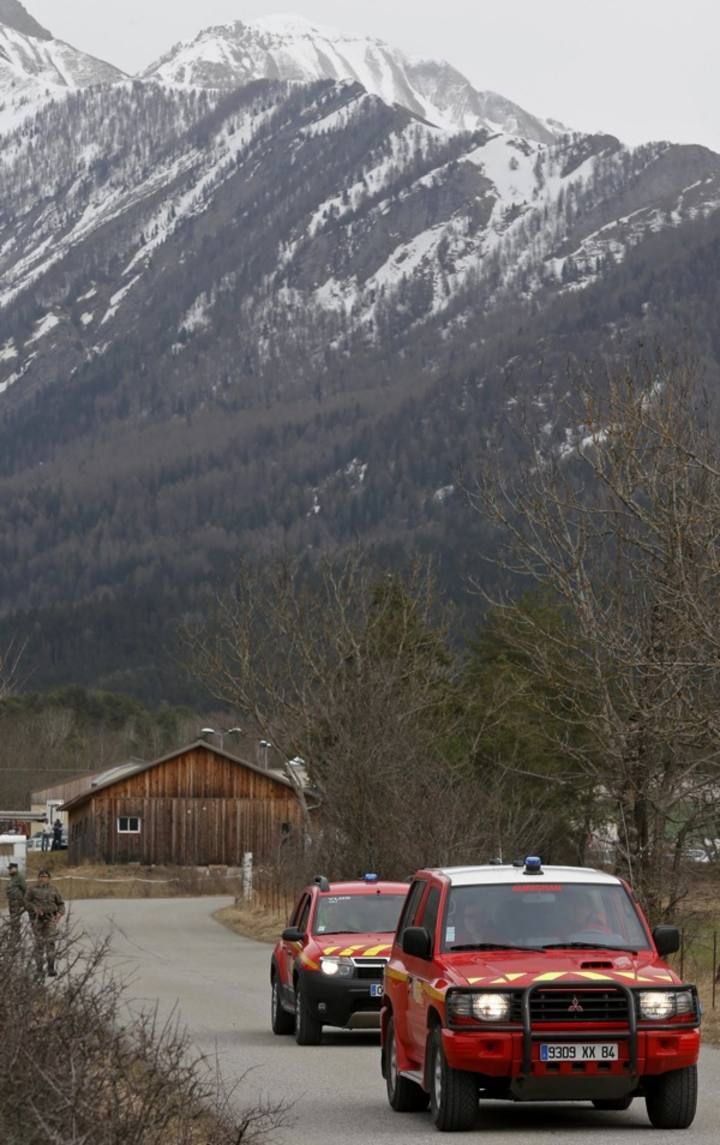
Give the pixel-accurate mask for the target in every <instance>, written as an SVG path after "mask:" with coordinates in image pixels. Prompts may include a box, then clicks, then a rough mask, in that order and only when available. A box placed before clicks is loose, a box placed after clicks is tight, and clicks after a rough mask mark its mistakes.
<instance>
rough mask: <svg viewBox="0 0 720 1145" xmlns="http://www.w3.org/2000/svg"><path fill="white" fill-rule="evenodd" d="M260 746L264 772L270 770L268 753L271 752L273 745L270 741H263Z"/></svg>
mask: <svg viewBox="0 0 720 1145" xmlns="http://www.w3.org/2000/svg"><path fill="white" fill-rule="evenodd" d="M259 746H260V754H261V756H262V768H263V770H264V771H267V770H268V752H269V751H270V748H271V747H272V744H271V743H270V740H267V739H261V740H260V745H259Z"/></svg>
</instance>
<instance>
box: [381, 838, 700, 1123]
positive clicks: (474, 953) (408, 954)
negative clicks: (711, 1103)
mask: <svg viewBox="0 0 720 1145" xmlns="http://www.w3.org/2000/svg"><path fill="white" fill-rule="evenodd" d="M679 943H680V935H679V932H678V930H677V928H676V927H672V926H658V927H656V928H655V929H654V930H653V931H652V933H651V931H650V929H649V927H648V924H647V922H646V920H645V918H644V916H643V913H642V911H641V909H640V907H639V905H638V903H637V901H636V899H635V897H634V895H633V893H632V891H631V889H630V887H629V886H627V884H626V883H624V882H623V881H622V880H621V879H619V878H616V877H615V876H613V875H609V874H605V873H604V872H602V871H596V870H590V869H586V868H581V867H543V865H542V862H541V860H540V859H539V858H537V857H534V856H533V857H530V858H528V859H527V860H525V861H524V862H522V863H518V864H515V865H512V866H510V865H508V866H504V865H488V866H478V867H459V868H452V869H442V870H430V869H428V870H422V871H418V872H417V874H416V875H415V877H414V879H413V882H412V885H411V887H410V890H409V893H408V897H407V900H406V902H405V906H404V908H403V912H402V915H401V916H400V921H399V924H398V930H397V933H396V936H395V941H394V944H393V947H392V951H391V954H390V960H389V962H388V965H387V967H386V970H385V994H384V998H383V1009H382V1018H381V1031H382V1071H383V1076H384V1077H385V1081H386V1085H387V1094H388V1099H389V1101H390V1105H391V1106H392V1108H393V1109H395V1110H397V1111H398V1112H411V1111H420V1110H424V1109H427V1107H428V1105H429V1106H430V1110H431V1116H432V1119H433V1122H434V1124H435V1125H436V1127H437V1128H438V1129H440V1130H444V1131H453V1130H463V1129H470V1128H472V1126H473V1125H474V1124H475V1121H476V1118H477V1116H478V1111H479V1109H481V1108H482V1099H483V1098H505V1099H508V1100H511V1101H590V1102H592V1104H593V1105H594V1106H595V1108H596V1109H600V1110H624V1109H627V1108H628V1107H629V1106H630V1103H631V1102H632V1101H633V1099H634V1098H636V1097H643V1098H644V1099H645V1103H646V1108H647V1112H648V1116H649V1118H650V1121H651V1123H652V1125H653V1126H654V1127H655V1128H657V1129H685V1128H687V1127H688V1126H689V1125H690V1124H691V1123H692V1120H693V1118H694V1116H695V1107H696V1101H697V1072H696V1067H697V1060H698V1054H699V1048H700V1033H699V1025H700V1004H699V1000H698V996H697V991H696V989H695V987H694V986H689V985H686V984H685V983H683V982H682V981H681V980H680V979H679V978H678V976H677V974H676V973H675V972H674V971H673V970H672V969H670V967H669V966H668V965H667V964H666V963H665V962H664V961H663V958H664V957H665V956H666V955H669V954H672V953H674V952H675V951H676V950H677V949H678V948H679ZM478 1099H480V1105H479V1102H478Z"/></svg>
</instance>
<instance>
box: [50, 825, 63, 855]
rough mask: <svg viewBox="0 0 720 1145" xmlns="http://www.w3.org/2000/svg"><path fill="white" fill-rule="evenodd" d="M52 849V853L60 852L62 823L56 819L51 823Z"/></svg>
mask: <svg viewBox="0 0 720 1145" xmlns="http://www.w3.org/2000/svg"><path fill="white" fill-rule="evenodd" d="M52 849H53V851H60V850H61V849H62V823H61V822H60V820H59V819H56V820H55V822H54V823H53V829H52Z"/></svg>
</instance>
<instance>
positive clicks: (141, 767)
mask: <svg viewBox="0 0 720 1145" xmlns="http://www.w3.org/2000/svg"><path fill="white" fill-rule="evenodd" d="M199 747H202V748H205V750H206V751H209V752H211V753H212V754H213V755H217V756H219V757H220V759H227V760H229V761H230V763H236V764H237V765H238V767H245V768H247V770H248V771H254V772H257V774H258V775H263V776H265V778H266V779H271V780H272V781H273V782H274V783H279V784H281V785H282V786H283V787H287V788H288V790H289V791H293V792H294V790H295V788H294V787H293V785H292V783H291V782H290V780H289V779H286V778H285V777H284V776H283V775H280V774H278V772H277V771H267V770H266V769H265V768H264V767H258V765H257V764H256V763H250V762H249V761H248V760H247V759H240V757H239V756H237V755H232V754H231V752H229V751H225V750H223V749H220V748H218V747H215V745H214V744H211V743H208V742H207V740H204V739H198V740H195V742H194V743H189V744H186V745H185V747H180V748H176V749H175V751H171V752H169V753H168V754H167V755H163V756H161V758H160V759H153V760H150V762H149V763H148V762H147V761H138V762H137V763H134V764H132V765H128V764H124V765H123V766H122V767H121V768H120V769H112V770H111V771H109V772H106V773H105V775H104V776H99V777H98V778H97V781H96V782H95V783H93V785H92V787H91V788H90V789H89V790H87V791H83V792H81V793H80V794H79V795H76V796H75V798H74V799H69V800H68V801H67V803H64V804H63V806H62V807H61V808H60V810H61V811H68V810H70V809H71V808H75V807H79V806H80V805H81V804H82V803H87V802H88V800H90V799H92V797H93V795H95V794H96V793H97V792H98V791H106V790H107V789H108V788H109V787H114V786H115V784H116V783H121V782H122V781H123V780H125V779H128V778H129V777H130V776H131V775H140V774H141V772H143V771H150V770H151V768H153V767H159V766H160V764H161V763H169V762H170V760H173V759H179V758H180V757H181V756H183V755H186V754H187V753H188V752H189V751H195V750H196V748H199Z"/></svg>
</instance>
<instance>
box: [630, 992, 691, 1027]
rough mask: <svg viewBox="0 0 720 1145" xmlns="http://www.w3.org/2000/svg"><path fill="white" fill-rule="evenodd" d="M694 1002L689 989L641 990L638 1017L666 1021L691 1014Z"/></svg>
mask: <svg viewBox="0 0 720 1145" xmlns="http://www.w3.org/2000/svg"><path fill="white" fill-rule="evenodd" d="M694 1012H695V1003H694V1001H693V996H692V994H691V992H690V991H689V990H673V991H670V990H642V991H641V992H640V1017H641V1018H645V1019H646V1020H647V1021H655V1022H666V1021H667V1020H668V1018H676V1017H679V1016H680V1015H682V1014H693V1013H694Z"/></svg>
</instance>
